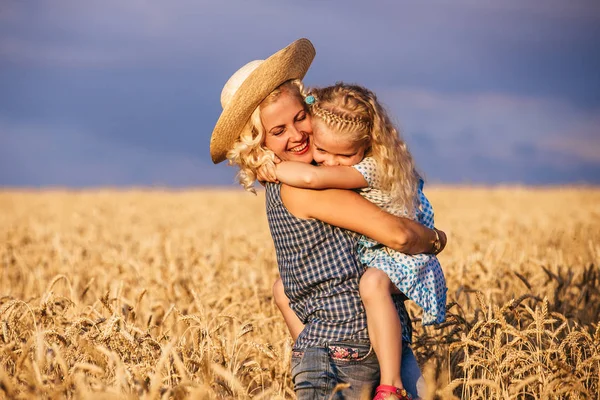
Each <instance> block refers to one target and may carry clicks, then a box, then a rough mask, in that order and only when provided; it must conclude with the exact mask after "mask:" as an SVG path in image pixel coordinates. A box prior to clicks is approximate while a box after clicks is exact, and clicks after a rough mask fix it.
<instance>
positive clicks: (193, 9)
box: [0, 0, 600, 187]
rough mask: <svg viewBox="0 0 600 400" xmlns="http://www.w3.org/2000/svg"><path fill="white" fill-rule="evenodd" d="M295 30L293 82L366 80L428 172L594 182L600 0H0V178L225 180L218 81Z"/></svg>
mask: <svg viewBox="0 0 600 400" xmlns="http://www.w3.org/2000/svg"><path fill="white" fill-rule="evenodd" d="M300 37H307V38H309V39H310V40H311V41H312V42H313V44H314V45H315V47H316V49H317V56H316V58H315V60H314V62H313V65H312V67H311V70H310V71H309V73H308V74H307V76H306V79H305V83H306V84H307V85H309V86H311V85H314V86H322V85H327V84H332V83H334V82H336V81H340V80H343V81H347V82H352V83H358V84H362V85H365V86H367V87H369V88H370V89H372V90H374V91H375V92H376V93H377V94H378V96H379V98H380V100H381V101H382V102H383V103H384V104H385V105H386V107H387V108H388V110H389V111H390V113H391V114H392V115H393V117H394V119H395V121H396V122H397V124H398V125H399V127H400V128H401V130H402V132H403V135H404V137H405V139H406V140H407V142H408V143H409V146H410V149H411V151H412V152H413V154H414V156H415V158H416V159H417V163H418V165H419V168H420V170H421V171H422V172H423V173H424V175H425V176H426V178H427V179H428V180H429V181H430V182H433V183H470V184H472V183H475V184H507V183H508V184H514V183H518V184H565V183H568V184H575V183H592V184H600V72H599V71H600V3H599V2H598V1H597V0H570V1H564V0H544V1H542V0H539V1H527V0H503V1H484V0H454V1H450V0H447V1H446V0H436V1H433V0H430V1H423V2H419V3H418V4H416V2H405V1H391V0H389V1H373V2H365V1H354V0H351V1H344V2H334V1H327V0H324V1H317V0H306V1H302V2H292V1H282V0H260V1H252V2H250V1H247V0H231V1H211V2H208V1H201V0H178V1H173V2H165V1H158V0H128V1H122V0H86V1H81V0H55V1H51V2H50V1H19V0H6V1H3V2H2V5H0V185H1V186H34V187H35V186H71V187H88V186H148V185H153V186H172V187H184V186H201V185H211V186H213V185H233V184H234V183H233V182H234V176H235V172H236V171H235V169H234V168H232V167H228V166H227V165H226V163H222V164H219V165H217V166H215V165H213V164H212V162H211V161H210V157H209V151H208V143H209V138H210V134H211V131H212V127H213V126H214V123H215V122H216V120H217V118H218V116H219V113H220V110H221V108H220V104H219V96H220V91H221V88H222V86H223V84H224V83H225V82H226V81H227V79H228V78H229V76H230V75H231V74H232V73H233V72H235V70H237V69H238V68H239V67H240V66H242V65H243V64H245V63H246V62H248V61H250V60H254V59H262V58H265V57H268V56H269V55H270V54H272V53H273V52H275V51H277V50H279V49H280V48H282V47H284V46H286V45H287V44H289V43H290V42H292V41H293V40H295V39H297V38H300Z"/></svg>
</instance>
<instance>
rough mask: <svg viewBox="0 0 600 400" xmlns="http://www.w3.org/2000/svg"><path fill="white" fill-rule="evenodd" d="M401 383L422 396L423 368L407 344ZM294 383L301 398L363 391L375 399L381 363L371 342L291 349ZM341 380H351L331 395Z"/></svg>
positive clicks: (339, 399) (338, 398)
mask: <svg viewBox="0 0 600 400" xmlns="http://www.w3.org/2000/svg"><path fill="white" fill-rule="evenodd" d="M401 372H402V383H403V384H404V388H405V389H406V391H407V392H409V393H410V394H411V395H412V396H413V398H417V397H418V395H419V394H421V395H422V393H419V392H421V390H418V387H419V389H420V386H422V384H423V382H422V381H423V379H422V376H421V370H420V369H419V365H418V364H417V360H416V359H415V356H414V354H413V352H412V350H411V348H410V346H409V345H408V344H406V343H403V346H402V365H401ZM292 382H293V384H294V391H295V392H296V396H297V398H298V400H316V399H329V398H333V399H336V400H342V399H343V400H351V399H357V400H358V399H360V398H361V395H362V394H363V393H368V398H373V395H374V391H375V388H376V387H377V385H379V363H378V361H377V356H376V355H375V352H374V351H373V348H372V347H371V346H370V344H368V343H366V344H365V343H349V342H339V343H331V344H329V345H328V346H326V347H311V348H308V349H305V350H300V351H297V350H294V351H293V352H292ZM339 383H349V384H350V387H348V388H347V389H343V390H341V391H339V392H337V393H336V394H335V396H333V397H330V396H331V393H332V392H333V390H334V388H335V387H336V385H337V384H339Z"/></svg>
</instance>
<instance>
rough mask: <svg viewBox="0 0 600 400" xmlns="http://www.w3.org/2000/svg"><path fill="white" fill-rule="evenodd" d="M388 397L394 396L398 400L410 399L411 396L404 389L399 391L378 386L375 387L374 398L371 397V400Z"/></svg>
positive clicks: (388, 386) (386, 386)
mask: <svg viewBox="0 0 600 400" xmlns="http://www.w3.org/2000/svg"><path fill="white" fill-rule="evenodd" d="M390 395H394V396H396V397H397V398H398V400H411V399H412V396H411V395H410V394H409V393H408V392H407V391H406V389H400V388H397V387H396V386H391V385H379V386H377V389H375V397H373V400H384V399H387V398H388V397H390Z"/></svg>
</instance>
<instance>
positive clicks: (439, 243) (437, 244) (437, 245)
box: [433, 228, 442, 254]
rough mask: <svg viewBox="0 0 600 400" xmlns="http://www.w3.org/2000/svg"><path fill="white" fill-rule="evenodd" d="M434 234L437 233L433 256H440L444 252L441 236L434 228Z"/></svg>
mask: <svg viewBox="0 0 600 400" xmlns="http://www.w3.org/2000/svg"><path fill="white" fill-rule="evenodd" d="M433 232H434V233H435V241H434V242H433V254H438V253H439V252H440V251H442V241H441V240H440V234H439V233H438V230H437V229H435V228H433Z"/></svg>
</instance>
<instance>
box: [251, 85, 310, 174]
mask: <svg viewBox="0 0 600 400" xmlns="http://www.w3.org/2000/svg"><path fill="white" fill-rule="evenodd" d="M260 119H261V121H262V124H263V127H264V128H265V142H264V145H265V147H267V148H268V149H269V150H271V151H273V152H274V153H275V155H277V157H279V158H280V159H281V160H283V161H299V162H304V163H310V162H312V159H313V158H312V157H313V155H312V152H311V150H310V143H309V141H310V135H311V134H312V128H311V124H310V115H308V113H307V112H306V111H305V110H304V106H303V104H302V103H301V102H300V100H299V99H298V98H297V97H295V96H294V95H292V94H290V93H289V92H288V91H283V92H282V93H281V94H280V96H279V98H278V99H277V100H276V101H275V102H274V103H271V104H269V105H267V106H265V107H263V108H262V109H261V110H260Z"/></svg>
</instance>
